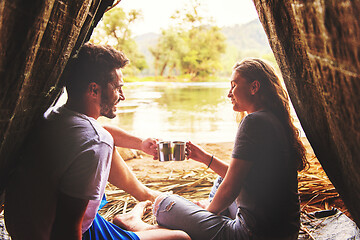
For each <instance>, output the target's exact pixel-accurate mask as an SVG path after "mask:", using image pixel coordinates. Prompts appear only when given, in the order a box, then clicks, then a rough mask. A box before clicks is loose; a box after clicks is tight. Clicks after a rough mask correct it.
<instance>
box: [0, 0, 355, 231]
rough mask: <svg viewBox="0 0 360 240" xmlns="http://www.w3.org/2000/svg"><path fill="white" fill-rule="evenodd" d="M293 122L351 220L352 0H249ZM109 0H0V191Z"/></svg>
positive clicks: (353, 93)
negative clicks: (293, 115) (280, 78)
mask: <svg viewBox="0 0 360 240" xmlns="http://www.w3.org/2000/svg"><path fill="white" fill-rule="evenodd" d="M254 3H255V5H256V8H257V11H258V13H259V18H260V20H261V22H262V24H263V26H264V29H265V32H266V33H267V35H268V38H269V42H270V45H271V47H272V49H273V51H274V54H275V57H276V59H277V62H278V63H279V66H280V67H281V71H282V74H283V78H284V80H285V82H286V85H287V88H288V91H289V95H290V97H291V100H292V102H293V105H294V107H295V110H296V112H297V114H298V117H299V119H300V122H301V124H302V126H303V129H304V131H305V133H306V135H307V137H308V139H309V141H310V143H311V145H312V147H313V149H314V151H315V153H316V156H317V158H318V159H319V161H320V163H321V164H322V166H323V168H324V169H325V171H326V173H327V175H328V176H329V179H330V180H331V181H332V183H333V184H334V186H335V187H336V189H337V190H338V192H339V194H340V196H341V197H342V199H343V201H344V202H345V204H346V206H347V208H348V209H349V211H350V213H351V215H352V217H353V218H354V220H355V222H356V223H357V225H358V226H360V206H359V205H360V171H359V166H360V148H359V147H358V146H359V145H360V132H359V131H360V126H359V110H360V109H359V108H360V106H359V103H360V101H359V100H360V99H359V98H360V95H359V94H358V92H359V90H360V81H359V64H360V60H359V59H360V47H359V39H360V36H359V34H360V26H359V20H358V16H359V13H360V2H359V1H350V0H314V1H306V0H289V1H282V0H266V1H264V0H254ZM112 4H113V0H85V1H80V0H73V1H66V0H65V1H60V0H48V1H40V0H33V1H25V0H23V1H20V0H15V1H13V0H2V1H1V2H0V33H1V38H0V81H1V87H0V96H1V100H0V192H2V189H3V186H4V184H5V183H6V176H7V174H8V173H9V172H10V171H11V169H12V168H13V167H14V166H16V153H17V152H19V150H20V148H21V144H22V143H23V141H24V139H25V138H26V136H27V134H28V132H29V130H30V129H31V128H32V127H33V126H34V124H36V122H37V120H38V119H39V117H40V116H41V114H42V112H43V111H44V110H45V109H46V108H48V107H49V106H50V105H51V103H52V102H53V101H54V99H56V98H57V96H58V95H59V93H60V91H61V83H59V82H58V80H59V76H60V75H61V73H62V70H63V69H64V66H65V65H66V62H67V60H68V59H69V57H70V56H71V55H72V54H73V53H74V52H75V51H76V50H77V49H78V48H79V47H80V46H81V45H82V44H83V43H84V42H85V41H86V40H87V39H88V38H89V36H90V35H91V32H92V28H93V27H94V26H96V23H97V22H98V21H99V19H100V18H101V17H102V15H103V13H104V11H105V9H106V8H107V7H109V6H111V5H112Z"/></svg>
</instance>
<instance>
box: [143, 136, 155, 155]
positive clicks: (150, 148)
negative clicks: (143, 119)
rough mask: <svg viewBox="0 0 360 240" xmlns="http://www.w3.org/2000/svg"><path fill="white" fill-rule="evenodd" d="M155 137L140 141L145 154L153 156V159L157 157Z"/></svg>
mask: <svg viewBox="0 0 360 240" xmlns="http://www.w3.org/2000/svg"><path fill="white" fill-rule="evenodd" d="M156 142H157V139H154V138H147V139H145V140H143V141H142V144H141V150H142V151H144V152H145V153H147V154H150V155H152V156H153V157H154V160H156V159H158V151H157V144H156Z"/></svg>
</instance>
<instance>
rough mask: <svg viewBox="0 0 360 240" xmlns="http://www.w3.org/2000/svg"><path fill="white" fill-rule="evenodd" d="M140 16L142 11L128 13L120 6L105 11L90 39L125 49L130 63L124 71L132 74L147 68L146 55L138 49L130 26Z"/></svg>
mask: <svg viewBox="0 0 360 240" xmlns="http://www.w3.org/2000/svg"><path fill="white" fill-rule="evenodd" d="M140 18H142V14H141V12H140V11H137V10H131V11H130V12H129V13H128V14H127V13H125V12H124V11H123V10H122V9H121V8H119V7H116V8H113V9H111V10H110V11H109V12H106V13H105V15H104V17H103V19H102V21H101V22H100V23H99V25H98V26H97V27H96V29H95V31H94V34H93V36H92V39H91V40H90V41H92V42H94V43H102V44H109V45H111V46H113V47H115V48H116V49H118V50H121V51H123V52H124V53H125V55H126V56H127V57H128V58H129V59H130V65H129V66H128V67H126V68H125V69H124V72H125V73H127V74H131V75H135V74H136V73H138V72H140V71H141V70H143V69H144V68H147V64H146V61H145V57H144V56H143V55H142V54H141V53H140V51H139V50H138V46H137V44H136V42H135V40H134V39H133V37H132V33H131V30H130V28H129V26H130V25H131V24H132V23H134V22H135V21H137V20H139V19H140Z"/></svg>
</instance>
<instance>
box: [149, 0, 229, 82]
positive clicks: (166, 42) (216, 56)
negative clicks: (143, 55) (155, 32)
mask: <svg viewBox="0 0 360 240" xmlns="http://www.w3.org/2000/svg"><path fill="white" fill-rule="evenodd" d="M199 8H200V4H199V3H198V2H197V1H194V2H193V5H192V7H190V8H188V9H184V10H178V11H176V12H175V14H174V15H173V16H172V19H173V20H174V22H175V24H174V26H173V27H170V28H168V29H166V30H163V31H162V33H161V36H160V38H159V41H158V44H157V45H156V46H155V47H154V48H151V49H150V51H151V53H152V55H153V56H154V59H155V61H154V64H155V66H154V67H155V71H156V73H157V74H159V75H160V76H163V75H164V74H165V72H167V73H168V74H169V75H171V74H172V73H174V72H180V73H181V74H188V75H190V76H191V77H192V78H197V77H205V76H208V75H210V74H212V73H214V72H215V71H216V70H218V69H221V64H220V58H221V54H222V53H224V52H225V49H226V44H225V40H226V39H225V37H224V35H223V34H222V33H221V29H220V28H218V27H216V26H214V25H213V24H206V23H205V20H204V18H203V17H202V16H201V15H200V14H199V11H198V10H199Z"/></svg>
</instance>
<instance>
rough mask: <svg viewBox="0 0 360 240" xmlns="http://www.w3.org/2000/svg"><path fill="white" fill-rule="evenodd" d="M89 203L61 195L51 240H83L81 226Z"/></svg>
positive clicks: (58, 200)
mask: <svg viewBox="0 0 360 240" xmlns="http://www.w3.org/2000/svg"><path fill="white" fill-rule="evenodd" d="M88 202H89V200H84V199H79V198H74V197H70V196H68V195H66V194H64V193H59V196H58V199H57V207H56V216H55V221H54V224H53V228H52V231H51V240H60V239H61V240H63V239H67V240H80V239H81V238H82V229H81V224H82V220H83V217H84V214H85V210H86V207H87V205H88Z"/></svg>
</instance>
